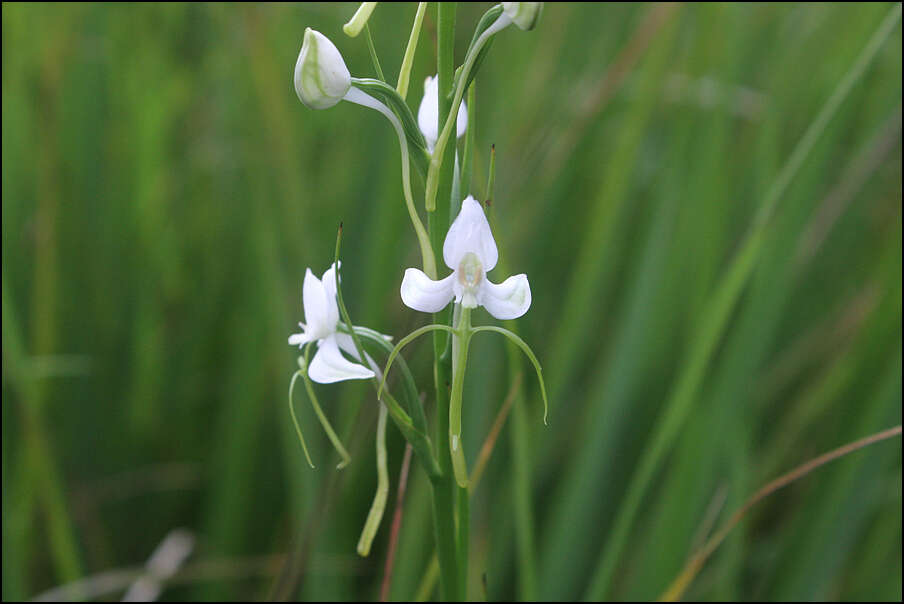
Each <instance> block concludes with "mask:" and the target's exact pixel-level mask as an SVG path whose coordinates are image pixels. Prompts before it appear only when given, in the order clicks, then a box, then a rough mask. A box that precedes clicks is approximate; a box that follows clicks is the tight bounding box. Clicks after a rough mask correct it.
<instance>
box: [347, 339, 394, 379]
mask: <svg viewBox="0 0 904 604" xmlns="http://www.w3.org/2000/svg"><path fill="white" fill-rule="evenodd" d="M336 343H337V344H339V350H341V351H342V352H344V353H345V354H347V355H348V356H350V357H351V358H353V359H355V360H356V361H360V360H361V357H359V356H358V347H357V346H355V341H354V340H353V339H352V337H351V336H350V335H348V334H347V333H339V332H336ZM364 361H365V362H366V363H367V366H368V367H370V368H371V370H372V371H373V372H374V373H375V374H376V375H377V378H378V379H382V378H383V376H382V374H381V373H380V367H379V366H378V365H377V363H376V362H375V361H374V360H373V358H372V357H371V356H370V355H369V354H367V351H365V352H364Z"/></svg>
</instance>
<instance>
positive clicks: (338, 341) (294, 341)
mask: <svg viewBox="0 0 904 604" xmlns="http://www.w3.org/2000/svg"><path fill="white" fill-rule="evenodd" d="M302 299H303V303H304V317H305V319H306V320H307V324H305V323H299V325H300V326H301V329H302V332H301V333H293V334H292V335H290V336H289V345H291V346H298V347H299V348H301V347H303V346H304V345H305V344H308V343H309V342H317V352H316V353H315V354H314V358H313V359H311V363H310V365H309V366H308V368H307V371H308V376H309V377H310V378H311V379H312V380H314V381H315V382H318V383H320V384H332V383H333V382H341V381H344V380H366V379H369V378H372V377H374V375H375V374H374V372H373V371H372V370H370V369H368V368H367V367H364V366H363V365H360V364H358V363H360V362H361V358H360V357H359V356H358V351H357V349H356V348H355V342H354V340H352V337H351V336H350V335H348V334H346V333H341V332H339V331H338V330H337V329H338V325H339V305H338V304H337V302H336V265H335V263H334V264H333V265H332V266H330V268H329V269H327V271H326V272H325V273H323V279H322V280H321V279H318V278H317V277H315V276H314V273H312V272H311V269H307V272H305V275H304V285H303V287H302ZM342 351H344V352H345V353H346V354H348V355H349V356H350V357H351V358H353V359H354V360H355V361H358V363H353V362H352V361H349V360H348V359H346V358H345V356H343V354H342ZM366 356H367V355H366V354H365V357H366ZM365 361H366V362H367V364H368V365H373V361H372V360H371V359H370V358H366V359H365Z"/></svg>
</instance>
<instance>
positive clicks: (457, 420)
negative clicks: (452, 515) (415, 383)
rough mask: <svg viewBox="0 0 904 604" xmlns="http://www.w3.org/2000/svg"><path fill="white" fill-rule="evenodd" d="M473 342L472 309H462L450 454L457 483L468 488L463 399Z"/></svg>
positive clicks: (454, 341) (455, 338) (454, 360)
mask: <svg viewBox="0 0 904 604" xmlns="http://www.w3.org/2000/svg"><path fill="white" fill-rule="evenodd" d="M470 341H471V309H470V308H464V307H463V308H462V309H461V312H460V313H459V316H458V324H457V325H456V326H455V334H454V335H453V336H452V393H451V394H450V396H449V453H450V455H451V456H452V469H453V471H454V473H455V482H457V483H458V486H460V487H461V488H463V489H466V488H468V465H467V462H466V461H465V452H464V447H463V445H462V442H461V399H462V391H463V390H464V384H465V371H466V369H467V364H468V345H469V343H470Z"/></svg>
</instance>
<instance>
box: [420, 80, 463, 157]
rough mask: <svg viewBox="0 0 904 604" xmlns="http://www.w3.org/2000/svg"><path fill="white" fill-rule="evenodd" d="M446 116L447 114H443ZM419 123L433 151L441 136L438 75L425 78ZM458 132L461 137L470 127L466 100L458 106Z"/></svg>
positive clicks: (429, 148)
mask: <svg viewBox="0 0 904 604" xmlns="http://www.w3.org/2000/svg"><path fill="white" fill-rule="evenodd" d="M443 117H444V118H445V116H443ZM417 125H418V127H419V128H420V129H421V133H422V134H423V135H424V138H425V139H427V147H428V151H430V152H431V153H432V152H433V146H434V145H435V144H436V139H437V138H439V83H438V82H437V79H436V76H432V77H428V78H427V79H426V80H424V97H423V98H422V99H421V106H420V107H419V108H418V110H417ZM455 125H456V134H457V136H458V137H459V138H461V137H462V136H463V135H464V133H465V131H466V130H467V129H468V109H467V107H466V106H465V103H464V101H462V103H461V105H459V106H458V118H457V120H456V122H455Z"/></svg>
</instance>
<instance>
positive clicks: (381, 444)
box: [358, 404, 389, 556]
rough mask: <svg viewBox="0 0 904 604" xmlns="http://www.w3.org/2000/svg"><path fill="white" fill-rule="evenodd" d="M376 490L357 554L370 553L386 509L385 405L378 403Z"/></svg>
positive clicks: (387, 492)
mask: <svg viewBox="0 0 904 604" xmlns="http://www.w3.org/2000/svg"><path fill="white" fill-rule="evenodd" d="M376 441H377V492H376V494H375V495H374V501H373V503H372V504H371V506H370V512H368V514H367V521H366V522H365V523H364V530H362V531H361V537H360V538H359V539H358V555H359V556H367V555H368V554H370V545H371V543H373V540H374V536H376V534H377V529H378V528H380V521H381V520H382V519H383V512H384V511H385V510H386V497H387V495H388V494H389V472H388V471H387V469H386V405H382V404H381V405H380V415H379V417H378V419H377V438H376Z"/></svg>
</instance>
